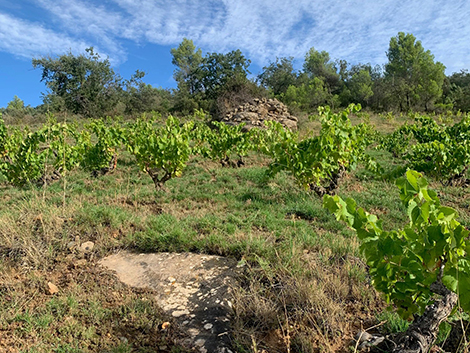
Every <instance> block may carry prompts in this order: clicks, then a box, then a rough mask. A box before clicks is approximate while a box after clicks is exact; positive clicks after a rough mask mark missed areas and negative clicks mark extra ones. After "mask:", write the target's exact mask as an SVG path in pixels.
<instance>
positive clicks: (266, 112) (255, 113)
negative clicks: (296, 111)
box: [222, 98, 298, 130]
mask: <svg viewBox="0 0 470 353" xmlns="http://www.w3.org/2000/svg"><path fill="white" fill-rule="evenodd" d="M268 120H272V121H277V122H279V123H281V124H282V125H283V126H284V127H286V128H289V129H291V130H297V121H298V120H297V118H296V117H295V116H292V115H290V113H289V112H288V110H287V107H286V106H285V105H284V104H283V103H281V102H279V101H278V100H277V99H266V98H262V99H258V98H255V99H253V101H251V102H248V103H245V104H243V105H240V106H238V107H237V108H235V109H233V110H231V111H229V112H228V113H227V114H226V115H225V116H224V117H223V118H222V121H223V122H224V123H226V124H230V125H239V124H241V123H245V127H244V129H245V130H250V129H252V128H253V127H259V128H264V127H265V125H264V122H265V121H268Z"/></svg>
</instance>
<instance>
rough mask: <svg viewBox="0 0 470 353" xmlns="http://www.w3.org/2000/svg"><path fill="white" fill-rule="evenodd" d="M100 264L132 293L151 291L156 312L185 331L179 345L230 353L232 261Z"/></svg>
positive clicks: (183, 257) (126, 258) (125, 258)
mask: <svg viewBox="0 0 470 353" xmlns="http://www.w3.org/2000/svg"><path fill="white" fill-rule="evenodd" d="M100 264H101V265H102V266H104V267H106V268H108V269H110V270H113V271H116V273H117V276H118V278H119V279H120V280H121V281H122V282H124V283H126V284H127V285H129V286H132V287H138V288H151V289H154V290H156V291H157V292H158V293H159V294H158V295H157V300H158V302H159V303H160V305H161V307H162V308H163V310H164V311H166V312H167V313H168V314H170V315H171V316H173V317H174V318H175V320H176V321H177V322H178V323H179V324H180V325H182V328H183V329H185V330H186V332H187V334H188V338H187V339H186V340H185V341H184V342H182V343H183V344H184V345H186V346H188V347H192V348H196V349H197V350H198V351H199V352H202V353H206V352H220V353H222V352H225V353H229V352H232V350H231V348H230V347H231V344H230V335H229V330H230V320H231V314H232V303H231V302H230V288H231V286H232V285H233V284H234V283H235V276H236V274H237V272H238V268H237V261H236V260H235V259H231V258H226V257H222V256H213V255H201V254H193V253H154V254H134V253H130V252H126V251H123V252H120V253H118V254H115V255H111V256H108V257H106V258H104V259H102V260H101V261H100Z"/></svg>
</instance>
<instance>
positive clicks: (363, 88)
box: [1, 32, 470, 117]
mask: <svg viewBox="0 0 470 353" xmlns="http://www.w3.org/2000/svg"><path fill="white" fill-rule="evenodd" d="M171 54H172V63H173V64H174V65H175V67H176V68H175V71H174V78H175V80H176V82H177V88H175V89H163V88H156V87H153V86H151V85H149V84H147V83H145V82H144V77H145V73H144V72H142V71H139V70H137V71H136V72H135V74H134V75H132V76H131V77H130V78H129V79H125V78H123V77H121V76H120V75H119V74H116V73H115V72H114V70H113V68H112V67H111V63H110V61H109V59H107V58H106V59H103V58H101V57H100V56H99V54H98V53H96V52H95V51H94V50H93V48H88V49H86V52H85V53H84V54H80V55H74V54H72V53H71V52H69V53H67V54H64V55H61V56H58V57H52V56H47V57H40V58H35V59H33V60H32V64H33V67H34V68H36V69H40V70H42V76H41V81H42V82H44V83H45V85H46V88H47V92H46V93H44V94H43V104H42V105H40V106H38V107H35V108H33V107H30V106H27V107H25V106H24V103H23V101H22V100H21V99H19V98H18V97H16V96H15V98H14V99H13V101H11V102H10V103H8V106H7V107H6V108H1V112H2V113H4V114H6V115H9V116H13V117H21V116H24V115H28V114H29V115H34V114H43V113H44V112H47V111H49V112H54V113H58V112H68V113H71V114H78V115H82V116H89V117H99V116H105V115H136V114H141V113H143V112H147V111H157V112H160V113H162V114H169V113H171V114H174V115H179V114H181V115H186V114H191V113H193V112H194V111H196V110H198V109H203V110H205V111H207V112H210V113H211V114H212V115H222V114H224V113H225V112H226V111H227V110H230V109H232V108H233V107H235V106H237V105H239V104H242V103H244V102H246V101H248V100H250V99H252V98H260V97H273V98H277V99H278V100H280V101H282V102H283V103H285V104H286V105H288V106H289V107H290V109H291V110H293V111H294V112H300V111H303V112H312V111H315V110H316V109H317V108H318V107H319V106H324V105H328V106H330V107H331V108H333V109H336V108H339V107H347V106H348V105H349V104H351V103H360V104H361V105H362V107H364V108H367V109H370V110H372V111H376V112H383V111H396V112H409V111H426V112H433V111H438V112H443V111H450V110H451V111H463V112H468V111H470V73H469V72H468V71H467V70H462V71H460V72H457V73H453V74H451V75H449V76H446V74H445V66H444V65H443V64H442V63H440V62H438V61H435V59H434V55H433V54H432V53H431V52H430V51H429V50H425V49H424V48H423V46H422V43H421V42H420V41H419V40H417V39H416V38H415V37H414V36H413V35H412V34H409V33H408V34H405V33H403V32H399V33H398V34H397V36H395V37H392V38H391V39H390V44H389V48H388V50H387V52H386V55H387V58H388V62H387V63H386V64H385V65H383V66H380V65H375V66H373V65H372V64H370V63H366V64H360V63H359V64H350V63H348V62H347V61H345V60H341V59H337V60H333V59H331V58H330V55H329V53H328V52H326V51H318V50H317V49H315V48H313V47H312V48H311V49H310V50H309V51H308V52H307V53H306V55H305V58H304V62H303V65H302V69H300V70H296V69H295V68H294V58H293V57H281V58H276V59H275V60H274V61H273V62H271V63H270V64H269V65H267V66H265V67H263V69H262V72H261V73H259V74H258V75H257V76H256V77H254V78H253V77H252V78H250V75H251V72H250V71H249V66H250V63H251V62H250V60H249V59H248V58H246V57H245V56H244V55H243V53H242V52H241V51H240V50H233V51H230V52H228V53H207V54H206V55H205V56H204V55H203V54H202V50H201V49H200V48H197V47H196V46H195V44H194V43H193V41H192V40H190V39H186V38H185V39H183V41H182V42H181V43H180V44H179V45H178V46H177V47H176V48H173V49H171Z"/></svg>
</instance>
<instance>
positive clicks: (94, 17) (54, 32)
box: [0, 0, 470, 106]
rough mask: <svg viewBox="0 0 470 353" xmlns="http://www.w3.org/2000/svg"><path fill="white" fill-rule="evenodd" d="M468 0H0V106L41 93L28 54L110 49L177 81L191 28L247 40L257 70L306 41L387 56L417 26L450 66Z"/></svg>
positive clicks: (210, 47)
mask: <svg viewBox="0 0 470 353" xmlns="http://www.w3.org/2000/svg"><path fill="white" fill-rule="evenodd" d="M469 15H470V1H468V0H407V1H401V0H382V1H377V0H363V1H357V0H341V1H340V0H296V1H286V0H187V1H185V0H103V1H97V0H36V1H29V0H17V1H11V0H0V63H1V65H0V106H6V104H7V103H8V102H9V101H10V100H12V99H13V96H14V95H17V96H19V97H20V98H21V99H23V100H24V101H25V103H26V104H31V105H33V106H35V105H38V104H40V103H41V92H44V91H45V86H44V84H43V83H41V82H40V78H41V72H40V70H33V68H32V65H31V58H33V57H40V56H45V55H60V54H64V53H66V52H69V51H72V52H73V53H83V52H84V49H85V48H87V47H90V46H93V47H94V48H95V51H97V52H99V53H100V55H102V56H108V57H109V58H110V60H111V62H112V64H113V67H114V69H115V71H116V72H119V73H120V74H121V75H122V76H123V77H125V78H129V77H130V75H131V74H132V73H133V72H135V70H137V69H139V70H141V71H145V72H146V73H147V76H146V77H145V78H144V81H145V82H147V83H150V84H152V85H154V86H156V87H163V88H171V87H174V86H175V82H174V81H173V79H172V74H173V70H174V67H173V66H172V64H171V55H170V49H171V48H172V47H176V46H177V45H178V44H179V43H180V42H181V40H182V39H183V38H184V37H186V38H189V39H192V40H193V41H194V43H195V44H196V46H198V47H200V48H201V49H202V51H203V53H207V52H227V51H230V50H234V49H240V50H241V51H242V52H243V53H244V55H245V56H246V57H248V58H249V59H250V60H251V61H252V65H251V67H250V71H251V72H252V73H253V74H254V75H257V74H258V73H260V72H261V68H262V67H263V66H265V65H267V64H269V63H270V62H272V61H274V60H275V59H276V57H283V56H293V57H295V58H297V59H298V60H297V64H298V66H299V68H300V67H301V64H302V61H303V58H304V56H305V53H306V52H307V51H308V49H309V48H311V47H315V48H316V49H317V50H326V51H327V52H329V53H330V56H331V58H332V59H345V60H347V61H348V62H350V63H359V62H361V63H367V62H369V63H371V64H374V65H375V64H384V63H385V62H386V61H387V58H386V55H385V52H386V51H387V48H388V43H389V41H390V38H391V37H393V36H396V35H397V33H398V32H400V31H402V32H406V33H412V34H413V35H414V36H415V37H416V38H417V39H418V40H421V42H422V44H423V46H424V48H425V49H429V50H430V51H431V52H432V53H433V54H434V56H435V58H436V60H438V61H441V62H442V63H443V64H444V65H445V66H446V67H447V70H446V73H447V74H451V73H452V72H456V71H460V70H461V69H464V68H469V69H470V45H469V43H470V21H469V20H468V17H469Z"/></svg>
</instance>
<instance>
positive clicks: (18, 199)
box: [0, 118, 470, 352]
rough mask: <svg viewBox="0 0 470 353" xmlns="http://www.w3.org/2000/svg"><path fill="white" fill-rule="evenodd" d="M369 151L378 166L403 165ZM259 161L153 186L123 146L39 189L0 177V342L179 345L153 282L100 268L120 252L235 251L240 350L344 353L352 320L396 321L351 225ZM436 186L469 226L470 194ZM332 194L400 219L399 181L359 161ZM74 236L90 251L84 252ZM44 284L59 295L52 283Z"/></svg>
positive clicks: (68, 347) (40, 347) (354, 325)
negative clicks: (95, 166)
mask: <svg viewBox="0 0 470 353" xmlns="http://www.w3.org/2000/svg"><path fill="white" fill-rule="evenodd" d="M377 119H378V118H377ZM372 153H374V154H375V156H376V158H378V159H379V160H380V161H381V162H382V164H385V167H387V168H392V167H393V166H394V165H396V164H398V163H399V162H398V161H393V160H392V159H391V157H390V156H389V155H388V154H386V153H384V152H380V151H376V152H372ZM268 162H269V161H268V160H267V159H265V158H264V157H261V156H259V155H256V154H252V155H250V156H249V157H248V158H247V160H246V167H244V168H240V169H230V168H220V167H219V165H218V164H216V163H214V162H211V161H208V160H203V159H201V158H199V157H195V158H193V159H192V160H191V161H190V163H189V165H188V167H187V169H186V170H185V171H184V173H183V176H182V177H181V178H177V179H174V180H170V181H169V182H168V183H167V186H168V189H169V190H170V191H169V192H158V193H156V192H155V190H154V186H153V183H152V181H151V179H150V178H149V177H148V176H147V175H145V174H143V173H141V172H139V171H138V170H137V167H136V166H135V165H134V163H133V161H132V159H131V157H130V156H129V155H127V154H123V155H121V156H120V159H119V163H118V168H117V170H116V171H114V172H113V173H111V174H109V175H105V176H102V177H99V178H92V177H91V176H90V175H89V174H88V173H85V172H83V171H74V172H71V173H69V174H67V176H66V178H65V179H64V180H61V181H58V182H56V183H53V184H51V185H49V186H47V187H46V188H41V189H38V188H36V187H33V186H27V187H25V188H22V189H17V188H13V187H10V186H8V185H6V184H1V186H0V197H1V198H2V200H3V202H2V204H0V244H1V245H0V276H1V278H0V313H1V315H0V351H5V352H154V351H163V352H183V351H184V348H183V347H180V346H178V344H177V343H176V342H177V338H178V337H181V336H184V332H181V331H179V328H178V327H177V326H176V325H175V324H174V323H173V325H170V329H168V330H166V331H160V330H159V329H158V327H159V324H161V323H162V322H165V321H171V320H170V319H169V318H168V317H166V315H165V314H164V313H163V312H161V310H160V309H159V307H158V305H157V303H156V302H155V299H154V295H153V294H152V292H151V291H143V290H137V289H132V288H128V287H126V286H124V285H123V284H121V283H119V282H118V281H117V279H116V278H115V277H114V276H113V275H112V274H111V273H108V272H106V271H104V270H103V269H102V268H100V267H98V266H97V265H96V263H97V260H99V259H100V258H102V257H104V256H106V255H109V254H111V253H113V252H115V251H116V250H118V249H129V250H132V251H136V252H156V251H171V252H174V251H178V252H180V251H192V252H198V253H207V254H217V255H224V256H230V257H234V258H236V259H237V260H239V261H244V262H245V263H246V264H247V266H245V268H246V270H245V273H244V275H243V277H242V278H240V283H239V286H238V287H236V288H235V290H234V300H233V303H234V312H235V315H234V316H235V319H234V320H233V322H232V327H233V337H232V338H233V342H234V346H235V347H236V349H237V351H238V352H262V351H263V350H265V351H267V352H319V351H322V352H333V351H335V352H336V351H343V352H346V351H348V350H349V346H350V345H351V339H352V337H353V336H354V335H355V334H356V332H357V331H358V330H359V329H361V328H368V327H371V326H374V325H376V324H377V323H379V322H380V321H382V320H386V321H387V324H386V325H383V326H382V329H383V330H385V331H387V332H393V331H397V330H403V329H404V328H405V326H404V324H403V323H402V322H400V321H399V320H398V319H397V318H396V317H394V316H393V315H392V314H390V313H389V312H387V311H385V307H386V305H385V303H384V302H383V301H382V299H381V298H380V295H378V294H377V293H376V292H375V290H374V289H373V288H372V287H371V286H370V285H369V283H368V275H367V271H366V266H365V264H364V262H363V260H362V257H361V254H360V253H359V251H358V247H359V243H358V240H357V238H356V237H355V235H354V234H353V232H352V231H350V230H349V229H347V228H346V227H345V226H344V225H343V224H341V223H339V222H337V221H336V220H335V219H334V217H333V216H332V215H330V214H329V213H328V212H327V211H326V210H324V209H323V208H322V207H321V201H320V200H319V199H318V198H317V197H316V196H314V195H311V194H309V193H307V192H306V191H304V190H301V189H299V188H298V187H297V186H296V185H295V183H294V182H293V180H292V178H291V177H290V176H289V175H287V174H284V173H280V174H278V175H277V176H276V177H275V178H273V179H270V180H266V178H265V174H264V173H265V170H266V166H267V164H268ZM433 187H434V188H436V189H438V191H439V194H440V196H441V199H442V202H443V203H444V204H446V205H449V206H451V207H455V208H456V209H458V210H459V212H460V215H461V218H460V220H461V222H462V223H463V224H464V225H465V226H467V227H469V226H470V211H469V210H470V198H469V197H468V190H464V189H459V188H453V187H446V188H444V187H442V186H441V185H440V184H438V183H433ZM339 194H340V195H341V196H350V197H353V198H355V199H356V201H357V203H358V204H359V205H361V206H362V207H364V208H366V209H367V210H368V211H369V212H372V213H375V214H377V215H378V216H379V217H380V218H382V219H383V220H384V226H385V227H386V228H388V229H392V228H397V227H400V226H402V225H403V224H405V223H406V222H407V219H406V216H405V214H406V213H405V210H404V209H403V206H402V205H401V202H400V200H399V197H398V189H397V188H396V187H395V186H394V185H393V183H391V182H388V181H382V180H376V179H375V178H373V177H372V176H371V175H370V174H368V173H367V172H365V171H362V170H359V171H357V172H355V173H353V174H350V175H349V176H348V177H347V178H345V179H344V180H343V182H342V184H341V186H340V190H339ZM74 241H80V242H83V241H93V242H94V243H95V248H94V249H93V251H92V252H91V253H87V254H82V253H80V252H77V251H76V250H74V249H73V248H71V247H70V243H71V242H74ZM48 282H53V283H54V284H56V285H57V286H58V288H59V292H58V293H56V294H50V293H48V290H47V283H48ZM384 315H390V316H384Z"/></svg>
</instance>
